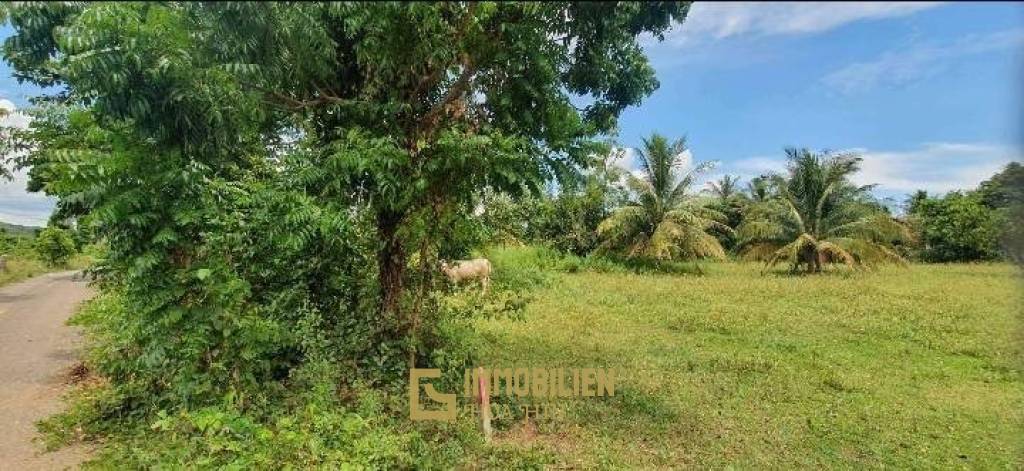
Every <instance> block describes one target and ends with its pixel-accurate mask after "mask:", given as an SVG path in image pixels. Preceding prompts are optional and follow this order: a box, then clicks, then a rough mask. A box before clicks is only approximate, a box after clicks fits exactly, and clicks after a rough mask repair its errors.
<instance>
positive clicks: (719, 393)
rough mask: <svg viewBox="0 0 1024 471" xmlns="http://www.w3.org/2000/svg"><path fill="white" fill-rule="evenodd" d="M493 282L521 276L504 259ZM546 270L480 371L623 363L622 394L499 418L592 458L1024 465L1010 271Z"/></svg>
mask: <svg viewBox="0 0 1024 471" xmlns="http://www.w3.org/2000/svg"><path fill="white" fill-rule="evenodd" d="M495 258H497V259H498V260H499V261H498V262H497V263H496V276H497V277H498V278H500V277H501V274H502V271H503V270H505V271H515V270H514V267H511V266H509V265H507V264H503V263H501V260H502V259H504V260H513V261H514V259H515V258H516V257H514V256H510V255H509V254H507V253H504V254H502V253H498V254H496V257H495ZM703 268H704V270H705V271H707V274H706V275H705V276H695V275H668V274H632V273H628V272H624V273H613V272H606V273H597V272H593V271H581V272H578V273H565V272H559V271H557V270H556V269H553V268H549V269H547V270H546V271H545V273H546V278H547V281H546V283H544V284H543V285H542V287H540V288H537V289H536V291H535V292H534V293H533V297H534V300H533V302H532V303H531V304H529V305H528V306H527V308H526V312H525V315H524V316H523V319H522V320H510V319H491V320H481V321H479V323H478V327H479V329H480V330H481V332H482V335H483V337H484V338H485V339H486V341H487V345H488V346H487V348H486V351H485V352H484V354H483V358H482V359H481V362H480V363H481V364H483V365H488V366H489V365H496V366H503V365H510V366H523V367H532V366H567V367H572V366H575V367H586V366H601V367H613V368H616V369H617V370H618V371H619V376H620V378H619V380H618V382H617V383H618V390H617V392H616V395H615V397H613V398H602V399H593V398H588V399H576V400H571V402H569V403H568V404H569V406H568V407H569V409H568V414H567V415H566V416H565V417H564V418H563V419H556V420H543V421H541V423H540V424H536V429H534V426H523V425H522V424H521V423H520V421H519V420H518V419H515V420H507V421H504V422H500V423H498V426H499V429H500V430H502V431H501V432H500V433H499V438H498V442H499V443H500V444H502V445H503V446H513V447H521V448H535V449H541V450H544V449H546V450H550V451H551V453H552V454H553V455H554V456H555V457H556V458H555V459H556V460H557V462H556V463H555V464H557V465H561V466H582V467H588V468H589V467H623V466H636V467H675V466H694V467H702V468H703V467H712V468H722V467H726V466H730V465H731V466H735V467H739V468H762V467H768V466H770V467H782V468H789V467H797V466H799V467H822V466H827V467H841V468H849V467H872V468H879V467H895V468H908V467H909V468H936V467H958V468H960V467H966V468H987V469H1011V468H1019V467H1021V466H1024V461H1022V458H1021V456H1022V450H1024V447H1022V445H1024V440H1022V437H1024V432H1022V424H1024V374H1022V368H1021V358H1022V351H1024V340H1022V337H1024V331H1022V325H1024V323H1022V316H1021V311H1020V307H1021V306H1022V303H1021V301H1022V300H1021V295H1020V293H1021V292H1022V290H1021V289H1020V288H1021V278H1020V276H1019V274H1018V272H1017V270H1016V269H1015V268H1013V267H1011V266H1009V265H1002V264H991V265H914V266H911V267H908V268H895V267H893V268H885V269H880V270H876V271H868V272H848V271H838V272H832V273H826V274H823V275H820V276H787V275H779V274H767V275H762V274H761V273H760V268H761V267H760V266H759V265H753V264H742V263H722V264H709V265H705V266H704V267H703Z"/></svg>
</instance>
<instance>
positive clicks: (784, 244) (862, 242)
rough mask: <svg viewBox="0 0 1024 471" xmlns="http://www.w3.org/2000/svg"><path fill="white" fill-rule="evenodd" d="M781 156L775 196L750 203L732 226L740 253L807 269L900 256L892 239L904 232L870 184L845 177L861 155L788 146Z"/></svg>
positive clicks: (772, 178) (904, 235)
mask: <svg viewBox="0 0 1024 471" xmlns="http://www.w3.org/2000/svg"><path fill="white" fill-rule="evenodd" d="M786 156H787V158H788V160H789V166H788V171H787V173H786V174H784V175H781V174H776V175H772V176H770V181H771V183H772V193H773V194H775V195H777V196H776V197H774V198H771V199H768V200H766V201H764V202H761V203H757V204H754V205H752V206H751V207H750V209H749V210H748V213H747V215H746V219H745V220H744V222H743V224H742V225H741V226H740V227H739V230H738V231H737V234H738V237H739V245H738V247H739V248H740V250H741V251H742V252H743V253H745V254H746V255H748V256H751V257H753V258H758V259H762V260H765V261H766V262H767V264H768V265H769V266H771V265H775V264H777V263H780V262H787V263H789V264H790V266H791V268H792V270H793V271H794V272H795V271H797V269H798V268H799V267H800V266H801V265H803V266H805V268H806V271H807V272H811V273H815V272H819V271H821V269H822V266H823V265H825V264H829V263H845V264H847V265H856V266H860V265H866V264H870V263H875V262H883V261H902V257H901V256H900V255H899V254H898V253H897V251H896V249H895V247H894V244H896V243H900V242H906V241H908V240H909V239H910V238H911V234H910V231H909V229H908V228H907V227H906V225H904V224H903V223H902V222H900V221H898V220H896V219H895V218H893V217H892V216H890V215H889V214H888V212H886V211H885V209H884V207H883V206H881V205H880V204H878V203H877V202H876V201H875V200H874V199H873V198H872V196H871V193H870V190H871V186H857V185H855V184H853V183H852V182H851V181H850V177H851V176H852V175H853V174H855V173H856V172H857V171H858V170H859V168H860V161H861V159H860V158H859V157H857V156H855V155H849V154H838V155H837V154H831V153H828V152H826V153H822V154H818V153H815V152H812V151H810V150H807V149H786Z"/></svg>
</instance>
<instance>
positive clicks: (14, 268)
mask: <svg viewBox="0 0 1024 471" xmlns="http://www.w3.org/2000/svg"><path fill="white" fill-rule="evenodd" d="M18 227H19V228H22V229H21V230H19V231H17V232H14V233H13V234H12V233H8V232H7V231H6V230H4V229H3V228H0V257H2V258H3V262H2V265H0V286H3V285H6V284H9V283H16V282H18V281H21V280H24V279H27V278H31V277H33V276H36V275H40V274H43V273H47V272H51V271H61V270H81V269H84V268H87V267H88V266H89V265H90V264H91V262H92V260H93V256H94V255H95V254H96V253H97V252H98V250H99V247H93V246H87V245H81V246H76V243H75V239H74V238H73V237H72V231H69V230H67V229H63V228H59V227H49V228H45V229H40V230H39V231H38V232H39V234H40V235H42V234H46V235H45V236H43V237H40V236H39V235H36V234H35V232H36V231H29V230H25V229H24V228H25V226H18ZM83 252H84V253H83Z"/></svg>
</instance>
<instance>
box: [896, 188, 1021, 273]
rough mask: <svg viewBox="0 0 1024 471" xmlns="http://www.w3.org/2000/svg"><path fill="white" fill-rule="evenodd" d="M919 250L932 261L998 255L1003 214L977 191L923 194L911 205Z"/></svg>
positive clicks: (985, 257) (959, 260)
mask: <svg viewBox="0 0 1024 471" xmlns="http://www.w3.org/2000/svg"><path fill="white" fill-rule="evenodd" d="M910 217H911V221H912V225H913V226H914V227H915V228H916V230H917V232H918V238H919V242H918V250H919V256H920V258H921V259H922V260H925V261H928V262H967V261H974V260H992V259H995V258H998V257H999V255H1000V250H999V237H1000V235H1001V233H1002V228H1003V223H1004V218H1003V215H1002V214H1001V213H1000V212H999V211H997V210H994V209H992V208H990V207H988V206H986V205H985V204H983V202H982V199H981V197H980V195H978V194H976V193H967V194H964V193H961V192H951V193H948V194H946V195H945V196H943V197H941V198H935V197H927V196H925V197H923V198H920V199H918V200H916V201H915V202H914V203H913V204H912V206H911V208H910Z"/></svg>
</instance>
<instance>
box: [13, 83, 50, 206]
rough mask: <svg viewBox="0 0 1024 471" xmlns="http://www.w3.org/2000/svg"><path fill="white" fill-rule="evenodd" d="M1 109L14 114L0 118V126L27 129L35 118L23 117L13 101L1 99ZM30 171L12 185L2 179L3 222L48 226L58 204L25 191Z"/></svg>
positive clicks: (19, 174) (16, 174) (18, 175)
mask: <svg viewBox="0 0 1024 471" xmlns="http://www.w3.org/2000/svg"><path fill="white" fill-rule="evenodd" d="M0 108H3V109H5V110H8V111H9V112H10V113H9V114H8V115H7V116H4V117H3V118H0V126H9V127H17V128H25V127H27V126H28V124H29V122H31V118H30V117H29V116H26V115H25V114H22V113H19V112H18V111H17V108H16V107H15V106H14V103H12V102H11V101H10V100H5V99H0ZM27 184H28V172H27V170H19V171H16V172H14V179H13V180H11V181H7V180H3V179H0V221H3V222H9V223H14V224H24V225H46V220H47V219H49V217H50V213H51V212H52V211H53V207H54V204H55V202H56V200H55V199H54V198H50V197H47V196H46V195H43V194H41V193H29V192H27V191H25V186H26V185H27Z"/></svg>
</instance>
